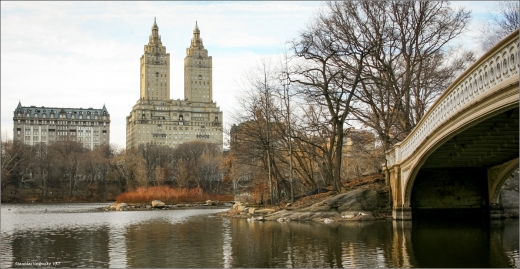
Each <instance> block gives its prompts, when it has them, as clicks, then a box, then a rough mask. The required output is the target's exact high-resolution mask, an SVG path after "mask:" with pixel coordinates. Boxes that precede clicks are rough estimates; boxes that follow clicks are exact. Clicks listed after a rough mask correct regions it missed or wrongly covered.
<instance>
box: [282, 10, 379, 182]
mask: <svg viewBox="0 0 520 269" xmlns="http://www.w3.org/2000/svg"><path fill="white" fill-rule="evenodd" d="M333 16H334V15H333V14H332V15H331V14H330V13H328V12H326V11H322V12H321V13H319V14H318V16H317V18H316V19H315V20H314V21H313V22H312V23H311V24H310V25H309V26H308V27H307V29H306V30H305V31H303V32H302V33H301V34H300V37H299V39H297V40H295V41H292V50H293V53H294V59H296V61H293V68H292V70H291V72H290V73H289V79H290V81H291V82H292V83H294V84H296V85H298V86H299V92H300V94H302V95H304V96H305V97H306V99H307V100H308V101H309V102H311V103H315V104H317V105H319V106H323V107H325V108H326V109H327V114H325V115H324V117H325V121H324V122H325V123H326V124H327V125H328V126H327V128H322V130H324V131H325V130H326V131H327V133H326V135H327V136H328V138H327V140H328V141H327V143H326V146H318V145H316V144H315V145H316V146H317V148H319V149H320V150H322V151H323V153H324V158H323V165H325V167H326V169H325V170H324V171H325V175H324V176H325V181H326V182H330V183H331V185H332V186H333V189H334V190H336V191H340V190H341V173H340V171H341V163H342V161H341V158H342V149H343V131H344V125H345V121H346V120H347V118H348V117H349V115H350V113H351V110H352V104H353V101H354V99H353V98H354V96H355V93H356V91H357V89H358V87H359V85H360V83H361V80H362V76H361V75H362V70H363V68H364V64H365V60H364V59H365V57H367V55H368V54H369V52H370V49H371V48H370V47H371V45H370V44H369V45H368V46H358V45H357V44H353V43H351V44H345V43H344V42H342V40H341V39H339V38H338V34H339V33H338V31H340V30H342V29H341V28H340V27H338V26H342V24H341V22H338V21H335V20H334V19H335V18H334V17H333ZM343 30H344V29H343ZM345 33H346V34H352V33H348V32H345ZM345 33H341V34H345ZM354 39H355V37H352V38H350V39H349V40H354ZM360 44H361V43H360ZM363 45H364V44H363ZM323 127H325V126H323ZM305 142H307V143H309V142H310V141H308V140H307V141H305Z"/></svg>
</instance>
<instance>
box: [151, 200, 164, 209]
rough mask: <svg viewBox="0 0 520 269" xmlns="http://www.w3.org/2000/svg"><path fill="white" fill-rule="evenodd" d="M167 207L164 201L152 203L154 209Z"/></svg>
mask: <svg viewBox="0 0 520 269" xmlns="http://www.w3.org/2000/svg"><path fill="white" fill-rule="evenodd" d="M165 206H166V205H165V204H164V202H162V201H159V200H153V201H152V207H153V208H163V207H165Z"/></svg>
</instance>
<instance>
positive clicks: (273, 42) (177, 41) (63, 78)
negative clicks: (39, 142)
mask: <svg viewBox="0 0 520 269" xmlns="http://www.w3.org/2000/svg"><path fill="white" fill-rule="evenodd" d="M320 4H321V3H319V2H318V3H316V2H314V3H312V2H224V3H221V2H213V3H207V2H202V3H201V2H30V3H27V2H2V9H1V12H2V16H1V45H2V50H1V64H2V71H1V72H2V73H1V89H2V92H1V109H2V133H4V132H5V131H7V132H8V134H9V136H10V137H12V129H13V122H12V115H13V114H12V113H13V111H14V108H15V107H16V105H17V104H18V101H21V102H22V105H24V106H29V105H35V106H47V107H83V108H85V107H93V108H101V107H102V106H103V104H105V105H106V107H107V109H108V110H109V112H110V114H111V120H112V127H111V142H113V143H115V144H117V145H119V146H124V145H125V139H126V138H125V136H126V131H125V129H126V127H125V125H126V116H127V115H128V114H129V112H130V111H131V109H132V106H133V105H134V104H135V102H136V101H137V99H138V98H139V75H138V74H139V58H140V57H141V55H142V53H143V46H144V45H145V44H146V43H147V42H148V36H149V34H150V28H151V26H152V23H153V17H154V16H156V17H157V23H158V25H159V32H160V34H161V36H162V41H163V44H164V45H165V46H166V47H167V50H168V52H169V53H170V57H171V65H170V68H171V78H172V81H171V89H170V91H171V93H170V95H171V98H174V99H178V98H183V95H184V91H183V69H184V68H183V59H184V56H185V49H186V48H187V47H188V46H189V44H190V39H191V37H192V30H193V27H194V24H195V20H198V22H199V26H200V28H201V36H202V38H203V39H204V44H205V47H206V48H207V49H208V50H209V54H210V55H211V56H213V66H214V67H213V77H214V93H213V96H214V101H216V102H217V104H218V105H219V106H220V107H221V109H222V110H223V111H224V113H226V112H227V111H229V109H228V108H229V107H232V106H233V100H234V99H235V98H234V94H235V93H234V92H235V89H236V85H235V81H236V80H238V79H239V78H240V76H241V75H242V72H243V71H244V70H246V69H248V68H250V67H251V66H252V65H253V64H254V63H255V61H256V58H257V57H259V56H260V54H265V53H273V52H277V51H278V45H279V44H283V42H284V41H285V40H287V39H288V38H291V37H293V36H295V34H296V33H297V31H298V30H299V29H300V28H302V27H303V25H304V22H305V21H306V20H307V18H308V17H309V15H310V14H311V13H312V10H313V9H314V7H315V6H318V5H320ZM224 122H225V123H226V118H224Z"/></svg>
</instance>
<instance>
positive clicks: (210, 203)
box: [206, 200, 216, 205]
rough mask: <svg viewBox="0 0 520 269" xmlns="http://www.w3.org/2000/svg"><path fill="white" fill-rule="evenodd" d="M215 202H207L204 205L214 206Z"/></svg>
mask: <svg viewBox="0 0 520 269" xmlns="http://www.w3.org/2000/svg"><path fill="white" fill-rule="evenodd" d="M215 204H216V203H215V201H211V200H207V201H206V205H215Z"/></svg>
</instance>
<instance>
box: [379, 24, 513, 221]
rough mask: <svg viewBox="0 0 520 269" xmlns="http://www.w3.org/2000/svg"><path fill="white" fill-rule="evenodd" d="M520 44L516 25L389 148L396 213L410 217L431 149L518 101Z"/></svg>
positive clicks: (387, 158)
mask: <svg viewBox="0 0 520 269" xmlns="http://www.w3.org/2000/svg"><path fill="white" fill-rule="evenodd" d="M519 46H520V42H519V31H518V30H517V31H515V32H514V33H512V34H510V35H509V36H507V37H506V38H504V39H503V40H501V41H500V42H499V43H498V44H496V45H495V46H494V47H493V48H491V49H490V50H489V51H487V52H486V53H485V54H484V55H483V56H482V57H480V59H478V60H477V61H476V62H475V63H474V64H473V65H472V66H470V67H469V68H468V69H467V70H466V71H465V72H464V73H462V74H461V75H460V76H459V77H458V78H457V79H456V80H455V81H454V82H453V83H452V84H451V85H450V86H449V87H448V88H447V89H446V90H445V91H444V92H443V93H442V94H441V95H440V96H439V98H438V99H437V100H436V101H435V102H434V103H433V105H432V106H431V107H430V108H429V109H428V111H427V112H426V114H425V115H424V117H423V118H422V119H421V120H420V121H419V123H418V124H417V125H416V126H415V128H414V129H413V130H412V132H411V133H410V134H409V135H408V136H407V137H406V138H405V139H404V140H403V141H401V142H400V143H397V144H396V145H394V147H393V148H392V149H391V150H390V151H388V152H387V154H386V160H387V164H386V167H384V170H385V171H386V173H387V177H388V178H389V183H390V185H391V186H390V187H391V190H392V198H393V203H394V214H393V215H394V218H401V219H406V218H411V211H410V212H409V213H408V212H406V211H409V210H410V195H411V186H412V185H413V179H414V178H415V177H416V176H417V173H418V170H419V169H420V167H421V165H422V163H424V161H425V159H426V158H427V156H428V154H430V153H429V152H432V151H434V150H435V148H436V147H439V146H440V145H442V143H443V142H442V141H446V140H445V139H449V137H452V136H453V135H455V134H456V133H457V130H464V128H467V127H464V126H469V125H470V124H471V123H472V121H478V120H479V117H486V115H492V114H486V113H495V112H494V111H500V109H510V108H511V107H514V106H518V80H519V79H518V78H519V75H520V74H519V70H520V53H519ZM515 85H516V86H515ZM515 87H516V88H515ZM515 94H516V96H515ZM491 100H493V101H491ZM493 102H494V103H493ZM474 112H477V114H474ZM497 113H498V112H497ZM461 115H463V116H461ZM475 124H476V123H475ZM409 181H412V183H409ZM495 187H496V186H494V187H493V188H495ZM490 190H491V189H490ZM493 191H496V190H493ZM489 200H490V201H491V200H496V197H490V198H489ZM396 208H398V209H399V210H401V211H399V212H400V213H399V212H398V213H396ZM399 214H400V215H399ZM398 215H399V216H398Z"/></svg>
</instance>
